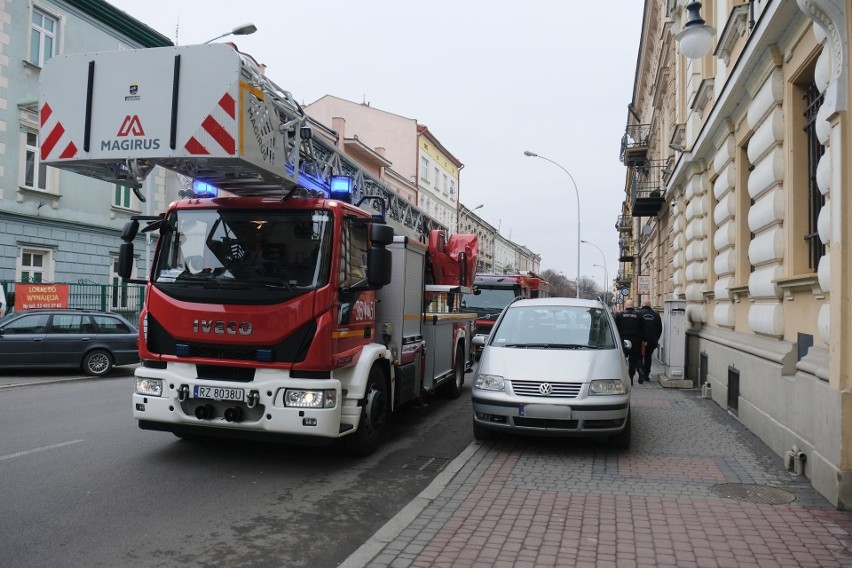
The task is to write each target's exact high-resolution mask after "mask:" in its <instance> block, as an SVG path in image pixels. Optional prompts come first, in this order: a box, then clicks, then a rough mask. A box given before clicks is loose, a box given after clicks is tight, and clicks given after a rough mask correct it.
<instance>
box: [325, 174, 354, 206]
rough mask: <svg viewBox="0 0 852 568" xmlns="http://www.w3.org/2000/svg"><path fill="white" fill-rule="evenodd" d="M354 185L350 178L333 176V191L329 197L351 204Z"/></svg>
mask: <svg viewBox="0 0 852 568" xmlns="http://www.w3.org/2000/svg"><path fill="white" fill-rule="evenodd" d="M352 185H353V180H352V178H351V177H350V176H331V191H330V192H329V195H330V197H331V198H332V199H339V200H340V201H346V202H347V203H351V202H352Z"/></svg>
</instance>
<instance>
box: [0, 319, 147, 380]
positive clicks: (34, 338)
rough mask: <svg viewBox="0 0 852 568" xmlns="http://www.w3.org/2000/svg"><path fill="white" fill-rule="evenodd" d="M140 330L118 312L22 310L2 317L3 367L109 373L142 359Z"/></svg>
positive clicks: (0, 349)
mask: <svg viewBox="0 0 852 568" xmlns="http://www.w3.org/2000/svg"><path fill="white" fill-rule="evenodd" d="M138 337H139V331H138V330H137V329H136V328H135V327H134V326H133V324H131V323H130V322H129V321H127V320H126V319H125V318H123V317H122V316H120V315H118V314H114V313H110V312H98V311H91V310H70V309H69V310H62V309H60V310H20V311H15V312H12V313H11V314H8V315H7V316H5V317H4V318H2V319H0V368H3V369H9V368H26V367H29V368H39V369H41V368H77V369H82V370H83V372H85V373H86V374H89V375H94V376H103V375H106V374H108V373H109V372H110V371H112V368H113V366H114V365H130V364H133V363H138V362H139V349H138V347H137V343H136V341H137V339H138Z"/></svg>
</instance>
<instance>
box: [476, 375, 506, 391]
mask: <svg viewBox="0 0 852 568" xmlns="http://www.w3.org/2000/svg"><path fill="white" fill-rule="evenodd" d="M473 388H475V389H481V390H489V391H501V390H505V389H506V381H505V380H504V379H503V377H501V376H500V375H478V376H477V377H476V380H475V381H474V383H473Z"/></svg>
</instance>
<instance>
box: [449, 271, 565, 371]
mask: <svg viewBox="0 0 852 568" xmlns="http://www.w3.org/2000/svg"><path fill="white" fill-rule="evenodd" d="M549 295H550V293H549V284H548V283H547V281H546V280H544V279H542V278H540V277H539V276H537V275H536V274H534V273H532V272H521V273H516V274H486V273H477V275H476V278H475V279H474V281H473V291H471V292H470V293H467V294H465V295H464V296H463V297H462V311H465V312H469V313H474V314H476V325H475V328H474V334H475V336H478V337H477V339H476V341H475V342H474V344H475V347H474V352H475V355H476V356H478V355H479V352H480V351H481V350H482V341H483V340H484V339H485V337H486V336H487V335H488V334H489V333H491V328H492V327H494V322H495V321H497V317H498V316H499V315H500V313H501V312H502V311H503V308H505V307H506V306H507V305H509V303H510V302H511V301H512V300H514V299H515V298H545V297H547V296H549Z"/></svg>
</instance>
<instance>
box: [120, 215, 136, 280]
mask: <svg viewBox="0 0 852 568" xmlns="http://www.w3.org/2000/svg"><path fill="white" fill-rule="evenodd" d="M128 224H129V223H128ZM122 238H123V237H122ZM132 272H133V243H121V246H120V247H118V275H119V276H120V277H121V279H122V280H129V279H130V275H131V274H132Z"/></svg>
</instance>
